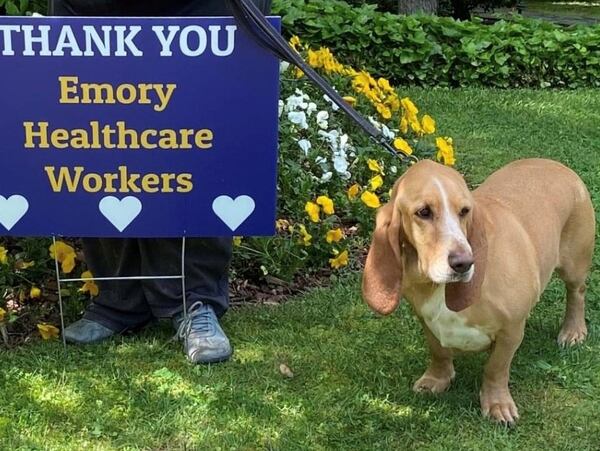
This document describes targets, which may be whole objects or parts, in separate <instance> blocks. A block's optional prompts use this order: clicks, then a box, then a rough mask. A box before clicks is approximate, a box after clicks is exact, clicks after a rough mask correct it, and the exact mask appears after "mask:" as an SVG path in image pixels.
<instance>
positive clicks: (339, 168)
mask: <svg viewBox="0 0 600 451" xmlns="http://www.w3.org/2000/svg"><path fill="white" fill-rule="evenodd" d="M333 168H334V169H335V170H336V172H337V173H338V174H340V175H344V174H346V173H347V172H348V160H346V154H345V153H343V152H336V153H335V154H334V155H333Z"/></svg>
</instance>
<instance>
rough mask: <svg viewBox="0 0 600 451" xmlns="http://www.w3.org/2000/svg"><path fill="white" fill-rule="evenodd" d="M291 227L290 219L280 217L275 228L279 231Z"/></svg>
mask: <svg viewBox="0 0 600 451" xmlns="http://www.w3.org/2000/svg"><path fill="white" fill-rule="evenodd" d="M289 228H290V221H288V220H287V219H278V220H277V221H275V229H277V230H278V231H279V232H283V231H286V230H287V229H289Z"/></svg>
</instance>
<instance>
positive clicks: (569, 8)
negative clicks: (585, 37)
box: [525, 0, 600, 19]
mask: <svg viewBox="0 0 600 451" xmlns="http://www.w3.org/2000/svg"><path fill="white" fill-rule="evenodd" d="M525 11H526V13H528V14H529V13H534V14H535V13H541V14H552V15H555V16H560V17H563V18H565V19H568V18H573V17H579V18H586V19H600V2H599V1H581V0H575V1H568V0H557V1H532V0H526V1H525Z"/></svg>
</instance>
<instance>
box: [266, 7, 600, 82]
mask: <svg viewBox="0 0 600 451" xmlns="http://www.w3.org/2000/svg"><path fill="white" fill-rule="evenodd" d="M274 12H275V13H277V14H281V15H283V23H284V32H285V33H288V34H290V33H294V34H297V35H299V36H300V37H301V38H302V39H303V40H305V41H308V42H311V43H314V44H325V45H327V46H329V47H330V48H331V49H332V51H333V52H334V54H336V56H337V57H338V58H339V59H340V60H343V61H345V62H347V63H350V64H352V65H353V66H354V67H357V68H360V67H364V68H366V69H367V70H368V71H369V72H371V73H374V74H378V75H380V76H384V77H386V78H389V79H390V80H391V81H392V82H394V83H395V84H404V85H418V86H448V87H458V86H490V87H497V88H514V87H535V88H547V87H566V88H577V87H598V86H600V26H572V27H568V28H562V27H559V26H557V25H553V24H551V23H548V22H543V21H537V20H531V19H522V18H521V19H518V18H515V19H514V20H511V21H510V22H505V21H500V22H497V23H496V24H494V25H483V24H481V23H478V22H477V21H464V22H461V21H455V20H453V19H450V18H445V17H436V16H406V17H404V16H397V15H393V14H388V13H381V12H378V11H376V10H375V6H374V5H368V4H365V5H363V6H361V7H358V8H348V6H347V4H346V3H345V2H342V1H338V0H310V1H306V0H278V1H277V2H275V8H274Z"/></svg>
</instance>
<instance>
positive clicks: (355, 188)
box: [348, 183, 360, 200]
mask: <svg viewBox="0 0 600 451" xmlns="http://www.w3.org/2000/svg"><path fill="white" fill-rule="evenodd" d="M359 192H360V185H359V184H358V183H355V184H354V185H352V186H351V187H350V188H348V199H350V200H352V199H356V196H358V193H359Z"/></svg>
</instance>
